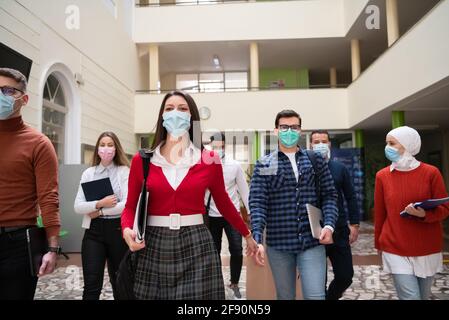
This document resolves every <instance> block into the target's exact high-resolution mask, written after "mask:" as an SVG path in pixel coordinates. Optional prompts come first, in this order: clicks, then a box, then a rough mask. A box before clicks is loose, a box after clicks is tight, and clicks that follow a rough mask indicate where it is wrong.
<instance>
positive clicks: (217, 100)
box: [135, 89, 348, 133]
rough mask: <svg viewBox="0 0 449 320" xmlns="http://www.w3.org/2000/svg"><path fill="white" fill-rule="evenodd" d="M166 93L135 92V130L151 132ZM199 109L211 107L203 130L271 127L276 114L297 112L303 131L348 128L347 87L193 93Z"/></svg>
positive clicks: (241, 129)
mask: <svg viewBox="0 0 449 320" xmlns="http://www.w3.org/2000/svg"><path fill="white" fill-rule="evenodd" d="M163 97H164V95H150V94H139V95H136V115H135V119H136V120H135V121H136V122H135V132H136V133H149V132H152V131H153V129H154V127H155V125H156V122H157V117H158V112H159V108H160V105H161V102H162V99H163ZM192 97H193V99H194V100H195V102H196V104H197V106H198V108H201V107H204V106H206V107H209V109H210V110H211V118H210V119H208V120H203V121H201V126H202V129H203V130H234V131H243V130H251V129H254V130H271V129H273V128H274V120H275V118H276V114H277V113H278V112H279V111H281V110H283V109H293V110H295V111H297V112H298V113H299V114H300V115H301V117H302V119H303V130H312V129H322V128H327V129H346V128H348V121H347V120H348V114H347V91H346V90H345V89H315V90H273V91H271V90H270V91H255V92H226V93H201V94H192Z"/></svg>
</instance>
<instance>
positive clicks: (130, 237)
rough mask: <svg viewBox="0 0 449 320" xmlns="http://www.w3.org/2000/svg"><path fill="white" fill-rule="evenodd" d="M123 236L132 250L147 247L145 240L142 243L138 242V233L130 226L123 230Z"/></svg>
mask: <svg viewBox="0 0 449 320" xmlns="http://www.w3.org/2000/svg"><path fill="white" fill-rule="evenodd" d="M123 238H124V239H125V242H126V244H127V245H128V247H129V250H131V251H132V252H135V251H139V250H142V249H143V248H145V241H144V242H142V243H137V242H136V233H135V232H134V231H133V230H131V229H130V228H126V229H125V230H123Z"/></svg>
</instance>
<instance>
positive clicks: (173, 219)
mask: <svg viewBox="0 0 449 320" xmlns="http://www.w3.org/2000/svg"><path fill="white" fill-rule="evenodd" d="M203 223H204V220H203V215H202V214H191V215H181V214H179V213H172V214H170V215H169V216H153V215H150V216H148V223H147V225H149V226H153V227H167V228H170V230H179V229H181V227H187V226H195V225H198V224H203Z"/></svg>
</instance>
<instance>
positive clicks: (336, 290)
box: [326, 226, 354, 300]
mask: <svg viewBox="0 0 449 320" xmlns="http://www.w3.org/2000/svg"><path fill="white" fill-rule="evenodd" d="M333 239H334V243H333V244H330V245H326V255H327V256H328V257H329V260H330V262H331V264H332V268H333V271H334V279H333V280H332V282H331V283H330V284H329V287H328V288H327V290H326V300H338V299H340V298H341V297H342V296H343V293H344V292H345V291H346V289H348V288H349V287H350V286H351V284H352V277H353V276H354V268H353V264H352V252H351V245H350V244H349V227H348V226H344V227H337V228H336V229H335V232H334V237H333ZM326 282H327V277H326Z"/></svg>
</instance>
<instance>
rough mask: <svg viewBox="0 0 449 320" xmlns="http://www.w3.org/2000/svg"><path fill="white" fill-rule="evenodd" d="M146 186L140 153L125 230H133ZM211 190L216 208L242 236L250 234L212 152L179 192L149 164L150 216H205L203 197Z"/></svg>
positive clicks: (124, 218)
mask: <svg viewBox="0 0 449 320" xmlns="http://www.w3.org/2000/svg"><path fill="white" fill-rule="evenodd" d="M142 182H143V168H142V158H141V157H140V155H139V154H138V153H137V154H136V155H135V156H134V157H133V159H132V162H131V169H130V174H129V181H128V198H127V201H126V205H125V209H124V210H123V213H122V219H121V224H122V230H125V228H131V229H132V228H133V224H134V216H135V211H136V207H137V202H138V200H139V195H140V191H141V186H142ZM206 189H209V190H210V192H211V194H212V197H213V198H214V201H215V203H216V204H217V208H218V210H219V211H220V213H221V214H222V215H223V217H224V218H225V219H226V220H227V221H228V222H229V223H230V224H231V225H232V226H233V227H234V228H235V229H237V230H238V231H239V232H240V234H241V235H242V236H247V235H249V234H250V231H249V230H248V228H247V227H246V224H245V223H244V221H243V220H242V218H241V216H240V213H239V212H238V211H237V210H236V209H235V206H234V204H233V203H232V201H231V199H230V198H229V195H228V193H227V191H226V188H225V184H224V178H223V169H222V165H221V161H220V158H219V157H218V155H217V154H216V153H214V152H213V151H208V150H204V151H203V152H202V157H201V159H200V161H199V162H198V163H197V164H195V165H194V166H193V167H191V168H190V169H189V171H188V173H187V175H186V177H185V178H184V180H183V181H182V182H181V184H180V185H179V186H178V188H177V189H176V190H173V188H172V187H171V185H170V184H169V182H168V181H167V179H166V177H165V175H164V173H163V171H162V168H161V167H158V166H156V165H154V164H150V173H149V175H148V179H147V190H148V191H149V205H148V213H149V215H157V216H168V215H169V214H171V213H180V214H181V215H191V214H198V213H201V214H205V213H206V210H205V205H204V196H205V193H206Z"/></svg>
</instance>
